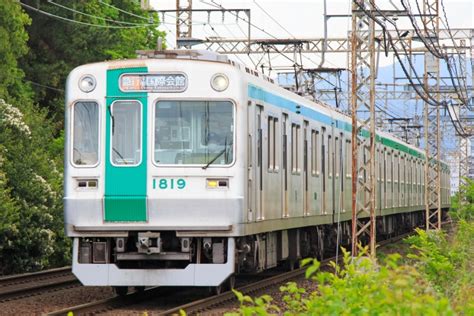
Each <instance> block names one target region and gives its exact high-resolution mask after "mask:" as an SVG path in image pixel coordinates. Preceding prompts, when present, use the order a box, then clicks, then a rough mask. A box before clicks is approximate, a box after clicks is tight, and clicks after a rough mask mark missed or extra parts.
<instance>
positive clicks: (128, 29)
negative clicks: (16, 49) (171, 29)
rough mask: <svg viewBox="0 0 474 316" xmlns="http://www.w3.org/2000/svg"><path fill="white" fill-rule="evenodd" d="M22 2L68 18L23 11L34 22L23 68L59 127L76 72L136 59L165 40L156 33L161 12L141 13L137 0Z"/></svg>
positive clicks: (30, 29)
mask: <svg viewBox="0 0 474 316" xmlns="http://www.w3.org/2000/svg"><path fill="white" fill-rule="evenodd" d="M23 2H24V3H25V4H27V5H29V6H31V7H34V8H37V9H39V10H41V11H43V12H47V13H50V14H53V15H55V16H61V17H64V18H66V19H68V20H67V21H66V20H62V19H58V18H54V17H52V16H48V15H46V14H45V13H42V12H39V11H35V10H32V9H30V8H26V7H25V8H26V9H27V12H28V14H29V15H30V16H31V19H32V23H31V25H30V26H29V27H28V33H29V35H30V39H29V42H28V44H29V46H30V51H29V53H28V54H27V55H26V56H25V57H24V58H23V59H22V62H21V66H22V68H23V70H24V71H25V73H26V77H27V79H28V80H30V81H32V82H34V85H33V89H34V91H35V102H37V103H39V104H40V105H41V106H42V107H46V108H47V109H48V111H49V114H50V115H51V117H53V118H54V119H55V121H56V122H58V125H61V123H62V118H63V112H64V110H63V108H64V106H63V104H64V91H63V90H64V85H65V80H66V77H67V75H68V73H69V72H70V71H71V70H72V69H73V68H75V67H76V66H79V65H82V64H86V63H90V62H97V61H103V60H110V59H122V58H133V57H135V56H136V54H135V51H136V50H139V49H150V48H155V47H156V43H157V39H158V37H159V36H164V34H163V33H161V32H159V31H158V30H157V27H158V16H157V14H156V13H154V12H153V13H152V12H146V11H143V10H142V9H141V8H140V1H136V0H113V1H112V0H88V1H84V0H74V1H70V0H68V1H66V0H55V1H51V2H47V1H44V0H43V1H37V0H27V1H23ZM78 22H79V23H85V24H79V23H78ZM86 24H90V25H86ZM91 25H93V26H91Z"/></svg>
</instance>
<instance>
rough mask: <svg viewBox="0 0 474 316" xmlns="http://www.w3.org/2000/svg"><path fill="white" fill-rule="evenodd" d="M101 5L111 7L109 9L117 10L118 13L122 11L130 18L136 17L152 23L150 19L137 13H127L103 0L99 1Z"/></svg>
mask: <svg viewBox="0 0 474 316" xmlns="http://www.w3.org/2000/svg"><path fill="white" fill-rule="evenodd" d="M99 3H101V4H103V5H105V6H107V7H109V8H113V9H116V10H117V11H120V12H122V13H125V14H127V15H130V16H134V17H136V18H140V19H143V20H146V21H150V20H149V19H148V18H146V17H144V16H141V15H138V14H135V13H132V12H129V11H126V10H123V9H121V8H119V7H116V6H114V5H111V4H110V3H107V2H105V1H102V0H99Z"/></svg>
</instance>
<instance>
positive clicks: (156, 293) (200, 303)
mask: <svg viewBox="0 0 474 316" xmlns="http://www.w3.org/2000/svg"><path fill="white" fill-rule="evenodd" d="M444 224H446V223H444ZM444 224H443V225H444ZM413 234H415V231H412V232H408V233H404V234H401V235H398V236H394V237H390V238H387V239H385V240H383V241H380V242H379V243H378V244H377V246H378V247H384V246H386V245H388V244H392V243H394V242H396V241H399V240H401V239H403V238H405V237H407V236H410V235H413ZM335 259H336V258H335V257H331V258H327V259H324V260H322V261H321V263H322V267H321V268H322V269H324V268H327V267H329V266H328V263H329V262H331V261H335ZM305 271H306V267H303V268H299V269H295V270H293V271H289V272H285V273H281V274H278V275H275V276H271V277H268V278H265V279H263V280H262V279H259V280H258V281H256V282H254V283H251V284H248V285H244V286H241V287H239V288H236V290H237V291H239V292H241V293H243V294H244V295H249V294H252V293H256V292H259V291H262V290H264V289H267V288H269V287H271V286H274V285H275V284H278V283H282V282H285V281H288V280H292V279H295V278H298V277H300V276H302V275H304V273H305ZM179 291H180V288H170V287H153V288H149V289H146V290H144V291H142V292H134V293H130V294H127V295H125V296H114V297H111V298H107V299H103V300H100V301H96V302H90V303H86V304H81V305H77V306H71V307H67V308H64V309H61V310H57V311H53V312H50V313H47V314H46V315H49V316H57V315H67V314H68V313H70V312H72V313H74V314H80V315H82V314H94V313H101V312H106V311H111V310H113V309H117V308H121V307H126V306H131V305H135V304H138V303H141V302H143V301H146V300H149V299H153V298H156V297H160V298H163V297H164V296H167V297H169V296H172V295H174V294H175V293H177V292H179ZM235 299H236V297H235V294H234V293H233V292H232V291H227V292H223V293H221V294H218V295H213V296H210V297H207V298H203V299H199V300H196V301H193V302H190V303H186V304H183V305H180V306H177V307H174V308H171V309H168V310H165V311H161V312H160V311H154V313H157V314H158V315H173V314H179V312H180V310H184V311H186V313H187V314H196V313H199V312H203V311H205V310H209V309H211V308H213V307H216V306H218V305H222V304H224V303H227V302H230V301H233V300H235Z"/></svg>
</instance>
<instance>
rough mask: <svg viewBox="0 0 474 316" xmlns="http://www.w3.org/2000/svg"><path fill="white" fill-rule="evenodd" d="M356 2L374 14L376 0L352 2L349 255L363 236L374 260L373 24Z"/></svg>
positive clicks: (374, 68) (356, 248)
mask: <svg viewBox="0 0 474 316" xmlns="http://www.w3.org/2000/svg"><path fill="white" fill-rule="evenodd" d="M356 2H358V3H359V4H360V5H361V6H363V7H367V6H366V4H367V3H368V4H369V10H370V11H371V12H374V11H375V10H374V8H375V0H369V1H367V0H354V1H353V2H352V34H351V41H350V44H351V72H352V73H351V117H352V256H356V255H357V253H358V244H359V243H360V242H361V239H362V237H363V235H365V234H366V235H367V236H368V238H369V240H368V241H369V247H370V255H371V256H372V257H375V236H376V234H375V226H376V225H375V224H376V223H375V207H376V205H375V187H376V177H375V124H376V121H375V71H376V63H375V22H374V20H373V19H372V18H371V17H370V16H368V15H367V14H366V13H365V12H363V11H362V10H360V9H359V6H358V5H357V3H356ZM364 112H365V113H368V116H369V117H367V114H365V115H364ZM359 113H360V115H359Z"/></svg>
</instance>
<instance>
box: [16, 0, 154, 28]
mask: <svg viewBox="0 0 474 316" xmlns="http://www.w3.org/2000/svg"><path fill="white" fill-rule="evenodd" d="M18 3H19V4H20V5H21V6H22V7H24V8H26V9H29V10H32V11H35V12H37V13H40V14H43V15H46V16H48V17H51V18H54V19H58V20H61V21H65V22H70V23H75V24H78V25H83V26H90V27H98V28H105V29H131V28H140V27H150V26H149V25H106V24H95V23H88V22H83V21H77V20H74V19H69V18H66V17H63V16H59V15H56V14H53V13H50V12H47V11H43V10H41V9H38V8H35V7H33V6H30V5H28V4H26V3H23V2H21V1H18Z"/></svg>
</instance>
